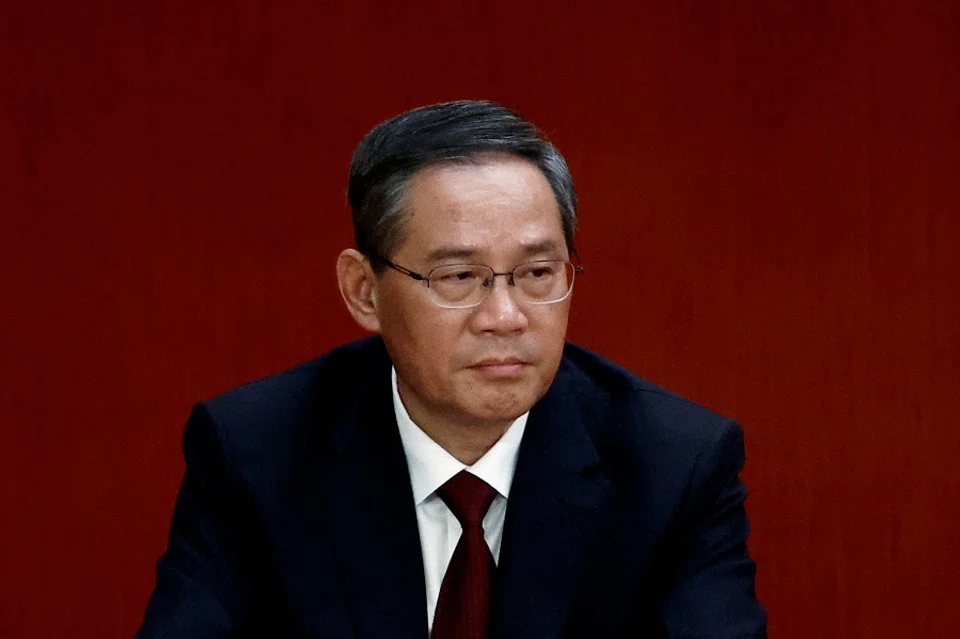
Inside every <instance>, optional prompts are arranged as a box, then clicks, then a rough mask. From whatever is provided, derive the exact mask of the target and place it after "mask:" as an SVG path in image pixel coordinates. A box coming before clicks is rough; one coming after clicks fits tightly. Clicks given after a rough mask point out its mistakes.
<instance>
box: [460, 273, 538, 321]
mask: <svg viewBox="0 0 960 639" xmlns="http://www.w3.org/2000/svg"><path fill="white" fill-rule="evenodd" d="M497 280H503V281H500V282H498V281H497ZM510 280H512V278H511V277H509V276H506V277H495V278H493V281H492V282H491V283H490V288H489V290H488V291H487V296H486V297H485V298H484V299H483V301H482V302H480V305H479V306H477V308H476V310H475V312H474V314H473V318H472V320H473V323H474V326H475V328H476V329H477V330H478V331H483V332H495V333H513V332H516V331H519V330H523V329H524V328H526V327H527V324H528V322H527V316H526V314H525V313H524V312H523V309H522V308H521V307H520V305H519V304H518V303H517V296H518V295H519V292H518V291H517V288H516V287H515V286H512V285H511V284H510V283H509V281H510Z"/></svg>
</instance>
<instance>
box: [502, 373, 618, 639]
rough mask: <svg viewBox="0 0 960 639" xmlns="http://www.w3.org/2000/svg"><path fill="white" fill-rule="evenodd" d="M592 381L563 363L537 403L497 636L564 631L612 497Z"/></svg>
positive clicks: (513, 496) (506, 547)
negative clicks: (596, 433)
mask: <svg viewBox="0 0 960 639" xmlns="http://www.w3.org/2000/svg"><path fill="white" fill-rule="evenodd" d="M587 383H588V382H587V381H586V380H584V379H580V378H579V377H578V375H577V374H576V373H575V372H573V371H571V370H565V369H564V368H561V371H560V372H559V373H558V375H557V378H556V379H555V380H554V383H553V385H552V386H551V388H550V390H549V391H548V392H547V394H546V395H545V396H544V397H543V399H541V400H540V402H538V403H537V405H536V406H535V407H534V408H533V410H531V412H530V418H529V421H528V423H527V430H526V432H525V433H524V438H523V443H522V444H521V447H520V454H519V458H518V461H517V470H516V474H515V477H514V483H513V486H512V487H511V489H510V497H509V500H508V505H507V517H506V523H505V527H504V538H503V546H502V549H501V554H500V562H499V565H498V568H497V578H496V583H495V590H494V593H493V603H492V610H491V626H490V627H491V632H490V636H491V637H494V638H505V637H524V638H529V639H535V638H538V637H559V636H561V635H562V634H563V627H564V625H565V621H566V618H567V615H568V613H569V610H570V605H571V602H572V601H573V598H574V594H575V590H576V586H577V582H578V581H579V577H580V575H581V574H582V573H583V570H584V567H585V561H586V558H587V554H588V551H589V549H590V546H591V544H592V541H593V539H594V537H595V533H596V531H597V529H598V526H600V525H601V522H602V521H604V520H605V519H606V517H605V515H606V514H607V513H609V511H610V507H611V504H612V502H613V499H612V498H611V497H612V491H613V484H612V482H611V481H610V478H609V477H608V476H607V474H606V473H605V472H604V471H603V469H602V468H601V467H600V466H599V457H598V455H597V451H596V448H595V446H594V442H593V440H592V438H591V436H590V431H591V428H590V427H591V424H595V423H596V421H598V420H599V419H601V418H602V417H601V416H600V415H597V414H589V413H588V412H587V411H588V410H589V409H588V408H587V406H588V404H587V403H584V402H582V401H578V400H577V399H575V398H577V397H582V395H583V393H584V389H585V387H586V384H587Z"/></svg>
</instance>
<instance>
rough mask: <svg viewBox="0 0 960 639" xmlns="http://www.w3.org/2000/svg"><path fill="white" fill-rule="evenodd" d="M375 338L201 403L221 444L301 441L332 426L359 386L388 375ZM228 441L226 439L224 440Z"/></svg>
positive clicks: (386, 360)
mask: <svg viewBox="0 0 960 639" xmlns="http://www.w3.org/2000/svg"><path fill="white" fill-rule="evenodd" d="M389 366H390V359H389V356H388V355H387V352H386V348H385V347H384V346H383V342H382V341H381V340H380V339H379V338H377V337H371V338H366V339H362V340H359V341H356V342H350V343H348V344H345V345H343V346H339V347H337V348H334V349H333V350H331V351H328V352H327V353H325V354H323V355H321V356H320V357H318V358H316V359H313V360H310V361H307V362H304V363H302V364H299V365H297V366H294V367H292V368H290V369H288V370H285V371H282V372H280V373H276V374H274V375H270V376H267V377H263V378H261V379H258V380H254V381H251V382H248V383H246V384H243V385H242V386H238V387H236V388H233V389H230V390H228V391H226V392H223V393H221V394H219V395H217V396H215V397H213V398H210V399H207V400H205V401H202V402H200V406H202V407H203V408H204V409H205V410H206V411H207V413H208V414H209V415H210V418H211V420H212V421H213V422H214V424H215V425H216V428H217V430H218V432H219V434H220V438H221V439H222V440H229V441H231V442H233V443H234V444H235V445H236V446H239V447H241V448H242V447H243V446H244V443H246V444H248V445H249V446H256V445H259V444H265V443H271V442H282V441H290V442H297V441H301V440H302V439H303V437H306V436H307V434H313V435H316V434H317V433H322V432H324V430H326V429H327V428H329V427H330V426H332V425H333V424H335V423H336V421H337V418H338V416H339V415H340V413H341V412H342V411H343V410H345V407H346V406H347V403H348V400H349V398H351V397H353V396H354V395H355V393H356V392H357V386H358V384H359V383H360V382H361V380H363V379H364V378H367V377H369V376H370V375H375V374H378V373H380V374H382V373H381V369H382V372H386V373H388V372H389V370H390V369H389ZM224 443H226V441H225V442H224Z"/></svg>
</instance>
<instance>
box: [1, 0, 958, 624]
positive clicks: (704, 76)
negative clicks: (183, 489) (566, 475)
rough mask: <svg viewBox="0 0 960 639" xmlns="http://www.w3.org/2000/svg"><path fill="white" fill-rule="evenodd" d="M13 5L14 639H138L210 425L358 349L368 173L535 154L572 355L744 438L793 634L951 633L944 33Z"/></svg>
mask: <svg viewBox="0 0 960 639" xmlns="http://www.w3.org/2000/svg"><path fill="white" fill-rule="evenodd" d="M398 4H404V3H387V2H380V3H364V2H331V3H323V2H308V1H306V0H304V1H301V2H268V1H266V0H263V1H261V2H255V1H253V0H250V1H242V2H241V1H234V2H227V1H220V2H187V1H182V2H174V1H172V0H154V1H152V2H83V3H80V2H59V3H57V2H17V1H15V0H8V1H7V2H5V3H4V6H3V7H2V9H0V11H2V13H0V207H2V209H0V210H2V226H0V251H2V253H0V255H2V260H3V262H2V269H0V286H2V297H0V299H2V304H3V311H2V314H0V349H2V350H0V355H2V359H0V361H2V368H0V397H2V400H0V424H2V426H0V518H2V519H0V636H2V637H44V638H45V637H90V638H94V637H97V638H101V637H127V636H130V635H131V634H132V633H133V632H134V630H135V628H136V627H137V625H138V623H139V619H140V615H141V614H142V611H143V607H144V604H145V601H146V598H147V596H148V593H149V591H150V589H151V586H152V581H153V565H154V561H155V559H156V557H157V555H158V554H159V553H160V552H161V550H162V548H163V546H164V541H165V535H166V527H167V524H168V521H169V517H170V513H171V508H172V505H173V499H174V495H175V490H176V487H177V485H178V482H179V479H180V474H181V473H182V460H181V458H180V452H179V438H180V434H181V432H182V428H183V422H184V419H185V418H186V416H187V412H188V410H189V407H190V406H191V404H192V403H193V402H194V401H196V400H197V399H199V398H201V397H205V396H209V395H211V394H213V393H216V392H219V391H221V390H223V389H226V388H228V387H230V386H232V385H235V384H238V383H240V382H242V381H244V380H247V379H250V378H253V377H257V376H261V375H264V374H267V373H270V372H272V371H276V370H279V369H281V368H284V367H286V366H288V365H290V364H293V363H295V362H297V361H300V360H303V359H306V358H309V357H311V356H313V355H316V354H319V353H321V352H323V351H324V350H326V349H328V348H330V347H332V346H334V345H336V344H338V343H341V342H343V341H345V340H347V339H351V338H353V337H356V336H359V335H360V331H359V329H357V328H355V327H354V326H353V325H352V323H351V321H350V319H349V317H348V315H347V313H346V311H345V310H344V308H343V307H342V304H341V302H340V300H339V297H338V294H337V292H336V287H335V284H334V275H333V262H334V258H335V256H336V254H337V253H338V252H339V250H340V249H341V248H343V247H345V246H347V245H348V244H349V243H350V242H351V235H350V229H349V224H348V212H347V209H346V206H345V204H344V190H345V176H346V170H347V163H348V161H349V156H350V153H351V151H352V148H353V146H354V145H355V144H356V142H357V141H358V140H359V138H360V137H361V136H362V135H363V133H364V132H366V131H367V130H368V129H369V128H370V127H371V126H373V125H374V124H375V123H377V122H378V121H380V120H382V119H384V118H386V117H389V116H391V115H393V114H396V113H397V112H399V111H401V110H404V109H406V108H409V107H413V106H416V105H420V104H423V103H427V102H434V101H439V100H444V99H453V98H461V97H489V98H493V99H495V100H499V101H502V102H504V103H506V104H509V105H511V106H513V107H515V108H517V109H518V110H520V111H521V112H522V113H523V114H525V115H526V116H528V117H529V118H531V119H532V120H534V121H535V122H537V123H538V124H540V125H541V126H542V128H544V129H545V130H546V131H547V132H548V134H549V135H551V136H552V138H553V140H554V141H555V142H556V143H557V145H558V146H559V147H560V148H561V150H563V151H564V153H565V154H566V156H567V158H568V160H569V162H570V164H571V167H572V169H573V171H574V176H575V178H576V180H577V183H578V187H579V191H580V194H581V198H582V218H581V220H582V222H581V223H582V227H581V228H582V232H581V235H580V238H579V245H580V252H581V254H582V256H583V259H584V262H585V263H586V265H587V269H588V270H587V274H586V276H585V277H584V278H583V280H581V281H580V283H579V284H578V286H577V293H576V300H575V304H574V312H573V318H572V327H571V337H572V338H573V339H575V340H576V341H579V342H581V343H584V344H586V345H587V346H589V347H591V348H594V349H596V350H599V351H601V352H603V353H605V354H607V355H609V356H611V357H613V358H615V359H617V360H619V361H620V362H622V363H624V364H626V365H627V366H629V367H630V368H632V369H633V370H635V371H636V372H638V373H640V374H641V375H644V376H646V377H649V378H651V379H653V380H654V381H657V382H659V383H662V384H664V385H666V386H668V387H670V388H672V389H674V390H676V391H678V392H680V393H683V394H686V395H689V396H691V397H693V398H694V399H696V400H698V401H700V402H702V403H705V404H707V405H709V406H712V407H714V408H716V409H717V410H720V411H722V412H725V413H727V414H730V415H733V416H735V417H737V418H738V419H739V420H741V421H742V423H743V425H744V428H745V431H746V436H747V447H748V457H749V460H748V467H747V471H746V475H745V477H746V479H747V481H748V483H749V486H750V488H751V497H750V499H749V502H748V507H749V511H750V514H751V516H752V520H753V524H754V536H753V537H752V544H751V548H752V551H753V553H754V554H755V556H756V557H757V559H758V561H759V566H760V573H759V591H760V595H761V597H762V599H763V601H764V602H765V604H766V605H767V607H768V608H769V612H770V615H771V621H770V626H771V631H772V635H773V636H776V637H782V638H784V639H791V638H796V639H799V638H801V637H802V638H806V637H814V636H816V637H842V638H849V637H876V638H885V637H890V638H894V637H897V638H899V637H905V636H937V637H948V636H960V620H958V613H957V612H956V605H957V601H958V600H960V559H958V555H960V552H958V551H960V541H958V540H960V532H958V530H960V473H958V471H957V468H956V466H957V462H958V459H960V428H958V425H957V415H958V414H960V392H958V382H957V379H958V376H960V338H958V325H960V294H958V292H960V258H958V251H957V247H956V246H957V243H958V240H960V225H958V222H957V208H958V202H960V188H958V181H960V144H958V140H960V6H958V3H956V2H935V1H930V2H903V1H898V0H877V1H875V2H870V3H864V2H849V1H848V2H838V1H834V0H830V1H827V0H816V1H811V0H804V1H799V0H796V1H791V2H774V1H770V2H760V1H743V2H736V3H729V2H689V1H686V2H644V3H640V5H639V6H633V8H629V9H628V8H624V7H621V6H619V5H618V4H617V3H603V2H600V3H597V2H589V3H588V2H576V3H575V2H568V3H556V2H546V1H545V0H543V1H540V2H516V1H513V0H511V1H509V2H508V1H506V0H503V1H500V0H496V1H490V2H486V3H482V4H476V5H475V4H474V3H469V4H468V3H455V2H450V1H449V0H443V1H440V0H437V1H433V2H425V3H419V4H423V5H431V6H430V7H429V9H418V10H412V9H398V8H397V5H398Z"/></svg>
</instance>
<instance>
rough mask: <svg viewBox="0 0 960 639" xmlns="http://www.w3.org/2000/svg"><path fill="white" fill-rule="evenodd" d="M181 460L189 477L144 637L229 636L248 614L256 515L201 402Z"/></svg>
mask: <svg viewBox="0 0 960 639" xmlns="http://www.w3.org/2000/svg"><path fill="white" fill-rule="evenodd" d="M183 454H184V459H185V460H186V473H185V474H184V478H183V482H182V483H181V485H180V491H179V493H178V495H177V502H176V506H175V508H174V514H173V521H172V523H171V525H170V536H169V541H168V545H167V549H166V552H164V554H163V556H162V557H161V558H160V560H159V561H158V562H157V584H156V588H155V589H154V591H153V594H152V595H151V597H150V601H149V603H148V604H147V610H146V613H145V616H144V621H143V626H142V627H141V629H140V632H139V633H138V635H137V637H139V638H142V639H148V638H150V639H152V638H155V637H156V638H159V637H196V638H198V639H204V638H207V637H226V636H230V633H231V631H232V630H234V629H236V628H237V626H238V624H239V623H240V621H241V620H240V615H242V614H243V611H244V610H246V609H247V608H248V606H247V603H248V601H249V597H250V593H249V588H250V583H251V577H252V576H251V574H249V573H250V564H249V561H250V560H249V557H247V556H245V555H247V554H248V553H244V548H245V547H248V546H249V541H248V539H247V536H248V535H249V534H250V528H251V521H250V514H249V510H250V509H249V506H248V505H247V504H248V502H247V504H245V503H244V498H245V494H244V492H243V491H242V489H241V487H240V486H239V485H238V484H239V482H238V481H237V480H236V478H235V477H232V476H231V472H232V471H231V469H230V466H229V464H228V463H227V461H226V459H225V452H224V449H223V447H222V446H221V444H220V442H219V441H218V438H217V433H216V428H215V426H214V424H213V422H212V420H211V417H210V415H209V414H208V412H207V410H206V409H205V408H204V407H203V405H202V404H199V405H197V406H196V407H195V408H194V410H193V412H192V413H191V415H190V419H189V420H188V422H187V426H186V429H185V431H184V436H183Z"/></svg>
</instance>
